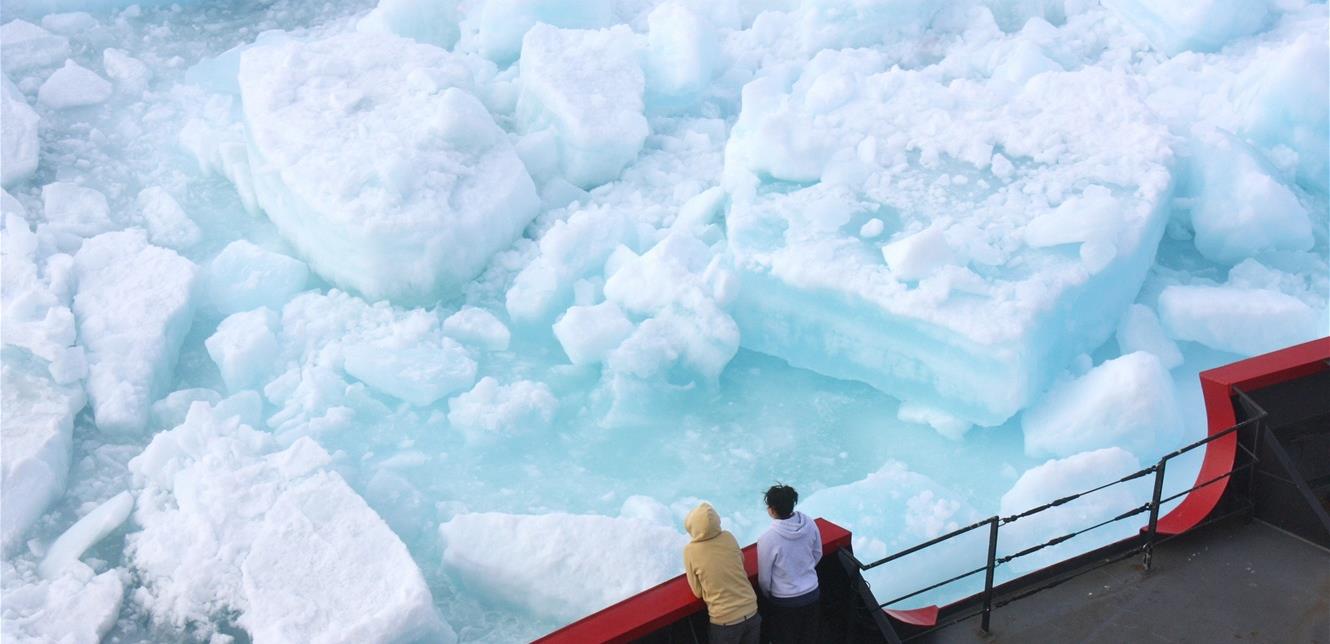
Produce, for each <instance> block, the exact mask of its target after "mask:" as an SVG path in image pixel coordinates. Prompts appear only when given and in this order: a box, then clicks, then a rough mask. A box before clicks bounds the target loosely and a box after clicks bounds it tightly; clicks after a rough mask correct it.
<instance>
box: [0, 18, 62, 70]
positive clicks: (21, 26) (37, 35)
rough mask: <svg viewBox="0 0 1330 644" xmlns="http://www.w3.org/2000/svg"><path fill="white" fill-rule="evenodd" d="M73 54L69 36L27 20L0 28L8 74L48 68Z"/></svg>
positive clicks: (1, 52) (0, 53) (0, 48)
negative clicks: (70, 48)
mask: <svg viewBox="0 0 1330 644" xmlns="http://www.w3.org/2000/svg"><path fill="white" fill-rule="evenodd" d="M68 57H69V39H67V38H65V37H64V36H57V35H55V34H52V33H51V32H49V31H47V30H45V29H42V28H41V27H38V26H37V25H34V24H32V23H30V22H27V21H24V20H11V21H9V22H7V23H5V25H4V26H3V27H0V59H3V60H4V67H5V72H6V73H13V72H19V71H23V70H25V69H31V68H33V67H47V66H50V65H54V64H56V63H58V62H60V61H62V60H65V59H66V58H68Z"/></svg>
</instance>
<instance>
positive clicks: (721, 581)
mask: <svg viewBox="0 0 1330 644" xmlns="http://www.w3.org/2000/svg"><path fill="white" fill-rule="evenodd" d="M684 529H686V530H687V531H688V534H689V535H690V536H691V537H692V541H690V542H689V543H688V545H686V546H684V549H683V565H684V575H685V576H686V577H687V578H688V586H689V588H691V589H692V590H693V594H694V595H696V596H698V597H701V598H702V601H704V602H706V605H707V616H708V618H709V619H710V621H711V632H710V635H711V637H710V640H711V642H713V644H720V643H728V642H738V643H740V644H757V641H758V635H759V632H760V629H761V624H762V618H761V617H759V616H758V614H757V594H756V593H754V592H753V586H752V584H751V583H750V582H749V581H748V574H747V573H745V572H744V561H743V552H741V551H740V550H739V542H738V541H736V540H735V539H734V535H732V534H730V533H729V532H727V531H725V530H721V529H720V515H718V514H716V510H715V508H712V507H711V504H709V503H702V504H699V505H698V506H697V507H696V508H694V509H693V511H692V512H689V513H688V517H687V518H686V519H684Z"/></svg>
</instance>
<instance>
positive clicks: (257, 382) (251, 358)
mask: <svg viewBox="0 0 1330 644" xmlns="http://www.w3.org/2000/svg"><path fill="white" fill-rule="evenodd" d="M278 328H280V322H279V320H278V317H277V313H275V312H273V310H272V309H269V308H267V307H260V308H257V309H254V310H252V311H243V312H241V313H233V314H231V315H230V316H228V317H227V318H226V319H225V320H222V323H221V324H219V325H218V326H217V331H216V332H215V333H213V334H212V336H210V337H209V338H208V339H207V340H206V341H205V342H204V346H205V347H206V348H207V349H208V355H209V356H211V357H212V361H213V362H215V363H217V368H218V369H220V370H221V372H222V382H225V383H226V389H227V390H228V391H231V392H237V391H242V390H244V389H256V388H259V387H262V386H263V385H265V384H267V382H268V378H267V377H268V376H269V375H271V371H272V369H273V367H274V366H275V365H274V362H275V358H276V357H277V355H278V353H279V351H280V348H281V347H280V345H278V343H277V335H276V330H277V329H278Z"/></svg>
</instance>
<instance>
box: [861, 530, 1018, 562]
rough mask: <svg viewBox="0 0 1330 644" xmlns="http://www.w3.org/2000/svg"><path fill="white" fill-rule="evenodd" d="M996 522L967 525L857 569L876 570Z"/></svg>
mask: <svg viewBox="0 0 1330 644" xmlns="http://www.w3.org/2000/svg"><path fill="white" fill-rule="evenodd" d="M996 520H997V517H989V518H987V519H984V520H983V521H980V522H978V523H973V524H970V525H967V526H965V527H964V528H958V529H956V530H952V531H951V532H948V533H946V534H944V535H942V536H940V537H936V538H933V539H930V540H928V541H925V542H923V543H921V544H919V545H917V546H914V547H911V548H906V549H905V550H902V551H900V552H897V553H895V554H891V555H887V556H886V557H883V558H881V559H878V560H877V561H874V562H873V563H870V564H867V565H862V564H861V565H860V567H859V568H860V570H869V569H871V568H876V567H878V566H881V565H882V564H885V563H889V562H892V561H895V560H897V559H900V558H901V557H904V556H906V555H912V554H914V553H916V552H919V551H920V550H923V549H924V548H927V547H929V546H932V545H936V544H939V543H942V542H943V541H946V540H947V539H951V538H952V537H958V536H960V535H962V534H965V533H966V532H970V531H971V530H974V529H976V528H978V527H980V526H985V525H988V523H989V522H990V521H996Z"/></svg>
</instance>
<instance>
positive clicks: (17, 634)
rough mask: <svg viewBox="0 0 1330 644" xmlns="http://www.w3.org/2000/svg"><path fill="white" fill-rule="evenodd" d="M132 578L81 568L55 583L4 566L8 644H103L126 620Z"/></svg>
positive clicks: (0, 632)
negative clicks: (123, 607)
mask: <svg viewBox="0 0 1330 644" xmlns="http://www.w3.org/2000/svg"><path fill="white" fill-rule="evenodd" d="M127 577H128V576H127V575H126V574H125V571H124V570H123V569H121V568H115V569H112V570H107V571H106V572H103V573H101V574H100V575H94V574H93V571H92V569H91V568H88V567H87V566H85V565H82V564H80V565H79V566H78V567H75V569H72V570H67V571H66V572H65V573H64V574H62V575H60V576H58V577H56V578H55V579H53V580H47V579H41V578H39V577H33V576H31V573H29V572H27V571H19V570H17V569H16V568H15V567H14V566H13V564H11V563H9V562H5V563H0V579H3V580H4V581H3V585H4V588H3V595H2V596H0V603H4V605H5V616H4V620H3V621H2V622H0V637H3V638H4V640H5V641H6V642H24V643H29V644H36V643H38V642H42V643H45V642H60V643H61V644H98V642H101V641H102V638H103V637H104V636H105V635H106V633H107V632H108V631H110V630H111V627H112V626H115V621H116V617H118V616H119V615H120V605H121V603H122V602H123V600H124V596H125V583H126V581H127Z"/></svg>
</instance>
